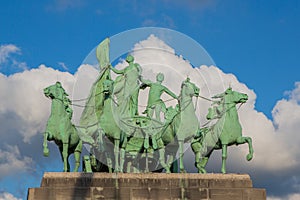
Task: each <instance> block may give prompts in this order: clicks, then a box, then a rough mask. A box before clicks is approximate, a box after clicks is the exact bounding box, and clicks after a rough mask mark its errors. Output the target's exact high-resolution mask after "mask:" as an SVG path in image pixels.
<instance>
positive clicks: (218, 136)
mask: <svg viewBox="0 0 300 200" xmlns="http://www.w3.org/2000/svg"><path fill="white" fill-rule="evenodd" d="M213 98H220V100H219V101H217V102H215V103H217V105H214V106H213V107H212V108H209V112H208V114H207V116H206V118H207V119H208V120H214V119H216V120H217V122H216V123H215V124H214V125H212V126H211V127H208V128H202V129H200V130H199V134H198V135H197V136H196V137H195V138H194V140H193V142H192V143H191V146H192V150H193V151H194V153H195V165H196V167H197V169H198V171H199V173H206V170H205V166H206V164H207V162H208V159H209V157H210V155H211V153H212V152H213V150H214V149H222V170H221V171H222V173H226V158H227V146H230V145H234V144H235V145H239V144H244V143H248V146H249V154H248V155H247V160H248V161H249V160H251V159H252V157H253V148H252V140H251V138H250V137H243V136H242V127H241V124H240V122H239V118H238V112H237V108H236V105H237V104H239V103H245V102H246V101H247V100H248V95H246V94H242V93H239V92H236V91H233V90H232V89H231V88H230V87H229V88H228V89H227V90H226V91H225V92H224V93H222V94H219V95H216V96H214V97H213Z"/></svg>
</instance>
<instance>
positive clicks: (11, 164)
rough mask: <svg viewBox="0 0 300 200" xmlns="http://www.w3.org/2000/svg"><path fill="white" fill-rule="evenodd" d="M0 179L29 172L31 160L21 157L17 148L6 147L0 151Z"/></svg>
mask: <svg viewBox="0 0 300 200" xmlns="http://www.w3.org/2000/svg"><path fill="white" fill-rule="evenodd" d="M0 160H1V162H0V178H1V177H4V176H9V175H14V174H16V173H24V172H28V171H30V169H31V168H30V166H31V165H32V164H33V160H32V159H31V158H29V157H23V156H22V155H21V153H20V150H19V148H18V147H17V146H9V145H8V146H7V150H6V151H4V150H2V149H0Z"/></svg>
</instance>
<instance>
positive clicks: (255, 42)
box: [0, 0, 300, 199]
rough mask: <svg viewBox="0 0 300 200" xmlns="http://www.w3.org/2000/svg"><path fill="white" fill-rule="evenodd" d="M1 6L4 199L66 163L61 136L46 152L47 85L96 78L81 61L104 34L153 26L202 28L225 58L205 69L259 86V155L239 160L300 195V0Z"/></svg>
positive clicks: (248, 113)
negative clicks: (59, 150)
mask: <svg viewBox="0 0 300 200" xmlns="http://www.w3.org/2000/svg"><path fill="white" fill-rule="evenodd" d="M0 14H1V17H0V27H1V30H0V72H1V74H0V95H1V100H0V102H1V105H0V125H1V127H2V128H1V131H0V141H1V142H0V199H1V198H2V199H19V198H21V199H25V197H26V191H27V188H28V187H38V185H39V183H40V179H41V177H42V174H43V172H45V171H56V170H57V171H60V168H61V163H60V162H57V161H55V156H57V154H56V153H55V152H57V148H56V147H55V146H54V145H53V146H51V145H50V151H51V152H53V153H52V154H51V155H50V158H43V157H42V147H41V146H42V136H41V133H42V131H43V129H44V127H45V123H46V120H47V118H48V116H49V108H50V102H49V101H48V100H47V99H45V98H44V97H43V95H42V90H41V89H42V88H43V87H45V86H47V84H48V85H49V84H51V83H53V82H55V81H56V80H57V79H58V78H59V79H61V81H62V82H63V83H64V85H66V87H67V88H66V90H67V91H70V92H72V87H73V84H74V82H75V75H76V74H77V75H78V74H85V75H86V76H88V77H91V78H90V79H91V80H92V78H93V75H90V74H89V72H88V71H86V70H87V69H88V68H84V67H80V65H81V63H82V61H83V60H84V58H85V57H86V56H87V54H88V53H89V52H90V51H91V50H92V49H93V48H94V47H95V46H96V45H97V44H98V43H99V42H101V41H102V40H103V39H104V38H106V37H108V36H113V35H115V34H118V33H120V32H123V31H126V30H129V29H134V28H140V27H147V26H156V27H164V28H169V29H173V30H176V31H179V32H181V33H183V34H186V35H187V36H189V37H191V38H193V39H194V40H195V41H197V42H198V43H200V44H201V45H202V46H203V47H204V48H205V49H206V51H207V52H208V53H209V54H210V56H211V57H212V58H213V60H214V62H215V63H216V66H217V68H213V67H211V68H201V69H200V70H201V72H202V73H208V74H211V76H212V77H214V75H213V74H214V73H217V72H218V73H219V74H221V76H222V77H223V78H224V80H226V81H227V80H228V81H229V82H230V83H236V87H237V88H240V89H241V90H244V91H246V92H248V93H250V97H251V98H250V100H251V101H250V103H249V106H248V107H246V108H245V109H244V110H243V111H242V114H241V115H242V116H241V118H242V121H243V125H244V126H243V128H244V130H246V131H247V130H253V131H255V133H249V134H253V135H252V136H253V137H254V138H256V142H257V144H258V145H257V147H258V148H257V149H258V151H256V155H255V156H256V157H257V159H256V157H255V158H254V160H253V162H252V164H249V165H246V164H245V167H244V164H243V163H242V164H241V165H242V167H240V168H239V167H236V166H234V167H233V169H235V170H237V171H238V172H240V173H249V174H250V175H251V177H252V178H253V182H254V186H256V187H263V188H267V193H268V196H269V198H270V199H271V198H272V199H276V198H279V199H297V198H299V195H300V174H299V173H300V165H299V163H300V158H299V153H298V152H300V148H299V147H297V145H296V144H297V143H298V144H299V139H300V137H299V136H298V134H297V132H298V131H299V128H300V125H298V122H299V120H300V116H299V115H300V112H299V110H300V108H299V107H300V106H299V102H300V84H299V83H297V82H298V81H300V79H299V74H300V73H299V72H300V60H299V57H300V47H299V46H300V28H299V23H300V1H297V0H290V1H280V0H274V1H258V0H255V1H250V0H249V1H248V0H247V1H238V0H227V1H220V0H198V1H196V0H187V1H180V0H172V1H171V0H161V1H158V0H152V1H151V0H149V1H125V0H119V1H116V0H112V1H105V0H103V1H99V0H98V1H96V0H89V1H83V0H72V1H71V0H53V1H50V0H45V1H37V0H32V1H26V2H25V1H16V0H10V1H6V2H2V3H1V6H0ZM152 42H153V44H159V42H158V41H156V40H154V41H152ZM171 48H172V47H171ZM139 62H141V63H142V62H143V60H142V59H140V61H139ZM79 67H80V68H79ZM90 71H92V70H91V69H90ZM74 74H75V75H74ZM229 74H231V75H229ZM235 77H236V78H235ZM87 90H88V89H87ZM37 92H40V93H41V95H40V96H36V94H37ZM41 113H42V114H41ZM248 121H251V123H250V122H248ZM263 122H265V123H263ZM272 134H273V135H272ZM275 137H276V138H275ZM274 138H275V139H274ZM259 153H260V154H259ZM243 158H244V155H243ZM255 160H256V161H255ZM264 160H265V162H266V163H265V164H266V166H263V165H262V163H263V161H264ZM229 162H232V163H235V162H234V161H233V160H230V161H229ZM241 162H242V161H241ZM243 162H244V161H243ZM253 163H254V164H253ZM229 166H230V163H229ZM232 166H233V164H232ZM246 166H248V167H246ZM209 167H211V169H214V166H213V163H211V164H210V165H209ZM216 170H218V167H216ZM16 171H18V173H17V172H16ZM208 171H210V170H208ZM20 183H22V185H21V184H20Z"/></svg>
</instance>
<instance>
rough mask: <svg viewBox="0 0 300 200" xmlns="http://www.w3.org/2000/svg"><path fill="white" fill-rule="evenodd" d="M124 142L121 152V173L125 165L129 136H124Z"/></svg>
mask: <svg viewBox="0 0 300 200" xmlns="http://www.w3.org/2000/svg"><path fill="white" fill-rule="evenodd" d="M122 138H123V141H122V146H121V150H120V172H123V169H124V163H125V153H126V152H125V148H126V145H127V136H126V135H123V137H122Z"/></svg>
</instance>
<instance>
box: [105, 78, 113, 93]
mask: <svg viewBox="0 0 300 200" xmlns="http://www.w3.org/2000/svg"><path fill="white" fill-rule="evenodd" d="M113 87H114V81H113V80H110V79H106V80H105V81H104V82H103V93H104V94H105V95H112V93H113Z"/></svg>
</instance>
